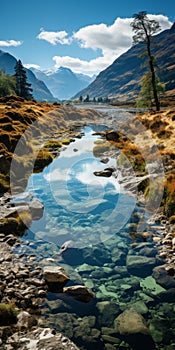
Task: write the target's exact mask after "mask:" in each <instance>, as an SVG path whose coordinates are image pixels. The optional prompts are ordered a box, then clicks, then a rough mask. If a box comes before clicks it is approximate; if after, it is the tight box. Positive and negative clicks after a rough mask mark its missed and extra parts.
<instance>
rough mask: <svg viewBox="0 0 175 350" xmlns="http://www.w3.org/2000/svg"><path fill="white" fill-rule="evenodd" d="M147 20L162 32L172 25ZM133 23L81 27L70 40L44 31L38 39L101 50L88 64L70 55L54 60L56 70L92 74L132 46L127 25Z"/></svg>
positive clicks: (164, 20) (128, 20) (122, 21)
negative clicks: (157, 25)
mask: <svg viewBox="0 0 175 350" xmlns="http://www.w3.org/2000/svg"><path fill="white" fill-rule="evenodd" d="M148 17H149V18H150V19H154V20H156V21H158V22H159V23H160V26H161V30H164V29H168V28H170V27H171V25H172V22H170V21H169V19H168V17H166V16H164V15H161V14H160V15H151V14H148ZM132 20H133V18H119V17H118V18H116V20H115V21H114V23H113V24H111V25H107V24H105V23H101V24H93V25H89V26H86V27H83V28H80V29H79V30H78V31H77V32H76V33H74V34H73V35H72V37H68V34H67V32H65V31H62V32H46V31H44V30H42V31H41V33H40V34H39V35H38V38H39V39H44V40H47V41H49V42H50V43H51V44H53V45H56V43H61V44H70V43H71V42H72V41H74V42H75V41H76V42H77V43H78V45H79V46H80V47H81V48H84V49H92V50H97V49H98V50H100V51H101V54H100V55H99V56H98V57H96V58H93V59H92V60H89V61H87V60H82V59H80V58H75V57H71V56H54V57H53V60H54V61H55V68H56V69H57V68H59V67H60V66H64V67H67V68H70V69H72V70H73V71H74V72H76V73H85V74H88V75H93V74H97V73H99V72H100V71H102V70H104V69H105V68H106V67H108V66H109V65H110V64H112V63H113V61H114V60H115V59H116V58H117V57H119V56H120V55H121V54H122V53H124V52H125V51H127V50H128V49H129V48H130V47H131V45H132V35H133V33H132V28H131V26H130V24H131V21H132ZM60 33H62V34H60Z"/></svg>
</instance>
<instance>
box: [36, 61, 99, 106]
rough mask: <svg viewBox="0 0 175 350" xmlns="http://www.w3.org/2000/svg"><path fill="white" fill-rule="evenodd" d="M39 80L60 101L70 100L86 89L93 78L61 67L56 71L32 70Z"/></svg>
mask: <svg viewBox="0 0 175 350" xmlns="http://www.w3.org/2000/svg"><path fill="white" fill-rule="evenodd" d="M31 70H32V72H34V74H35V75H36V77H37V78H38V79H41V80H43V81H44V82H45V84H46V85H47V86H48V88H49V90H50V91H51V92H52V94H53V95H54V96H55V97H56V98H58V99H60V100H67V99H70V98H71V97H72V96H73V94H76V93H77V92H78V91H79V90H80V89H84V88H85V87H87V86H88V85H89V83H90V82H91V81H92V79H93V77H92V78H91V77H89V76H87V75H85V74H77V73H74V72H73V71H72V70H71V69H70V68H67V67H63V66H61V67H59V69H57V70H56V71H53V72H52V71H41V70H39V69H35V68H31Z"/></svg>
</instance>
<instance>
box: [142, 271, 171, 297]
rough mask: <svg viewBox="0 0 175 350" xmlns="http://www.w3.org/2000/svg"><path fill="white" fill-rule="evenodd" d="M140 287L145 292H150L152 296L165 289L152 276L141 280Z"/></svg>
mask: <svg viewBox="0 0 175 350" xmlns="http://www.w3.org/2000/svg"><path fill="white" fill-rule="evenodd" d="M140 287H141V288H142V290H143V292H144V293H145V294H148V295H150V296H156V295H159V294H160V293H161V292H164V291H165V289H164V288H163V287H161V286H160V285H159V284H157V283H156V281H155V279H154V278H153V277H152V276H148V277H146V278H144V279H143V280H142V281H141V282H140Z"/></svg>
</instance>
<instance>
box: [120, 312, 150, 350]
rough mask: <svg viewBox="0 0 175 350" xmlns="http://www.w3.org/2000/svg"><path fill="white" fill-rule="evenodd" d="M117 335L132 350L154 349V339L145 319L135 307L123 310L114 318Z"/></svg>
mask: <svg viewBox="0 0 175 350" xmlns="http://www.w3.org/2000/svg"><path fill="white" fill-rule="evenodd" d="M114 328H115V330H116V333H117V336H118V337H120V338H121V339H122V340H124V341H125V342H127V343H128V344H129V345H130V346H131V347H132V349H133V350H140V349H142V350H147V349H149V350H155V345H154V341H153V339H152V337H151V335H150V332H149V329H148V328H147V326H146V323H145V320H144V318H143V316H142V315H141V314H139V313H138V312H137V311H136V310H135V309H133V308H130V309H127V310H125V311H124V312H123V313H122V314H120V315H119V316H118V317H117V318H116V319H115V320H114Z"/></svg>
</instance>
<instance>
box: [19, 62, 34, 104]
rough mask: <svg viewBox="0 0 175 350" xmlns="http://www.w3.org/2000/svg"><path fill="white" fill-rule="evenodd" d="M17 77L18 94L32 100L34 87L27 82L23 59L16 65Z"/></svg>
mask: <svg viewBox="0 0 175 350" xmlns="http://www.w3.org/2000/svg"><path fill="white" fill-rule="evenodd" d="M15 78H16V94H17V95H18V96H21V97H23V98H25V99H26V100H32V99H33V96H32V88H31V84H29V83H28V82H27V77H26V71H25V68H24V67H23V65H22V62H21V60H18V61H17V62H16V65H15Z"/></svg>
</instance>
